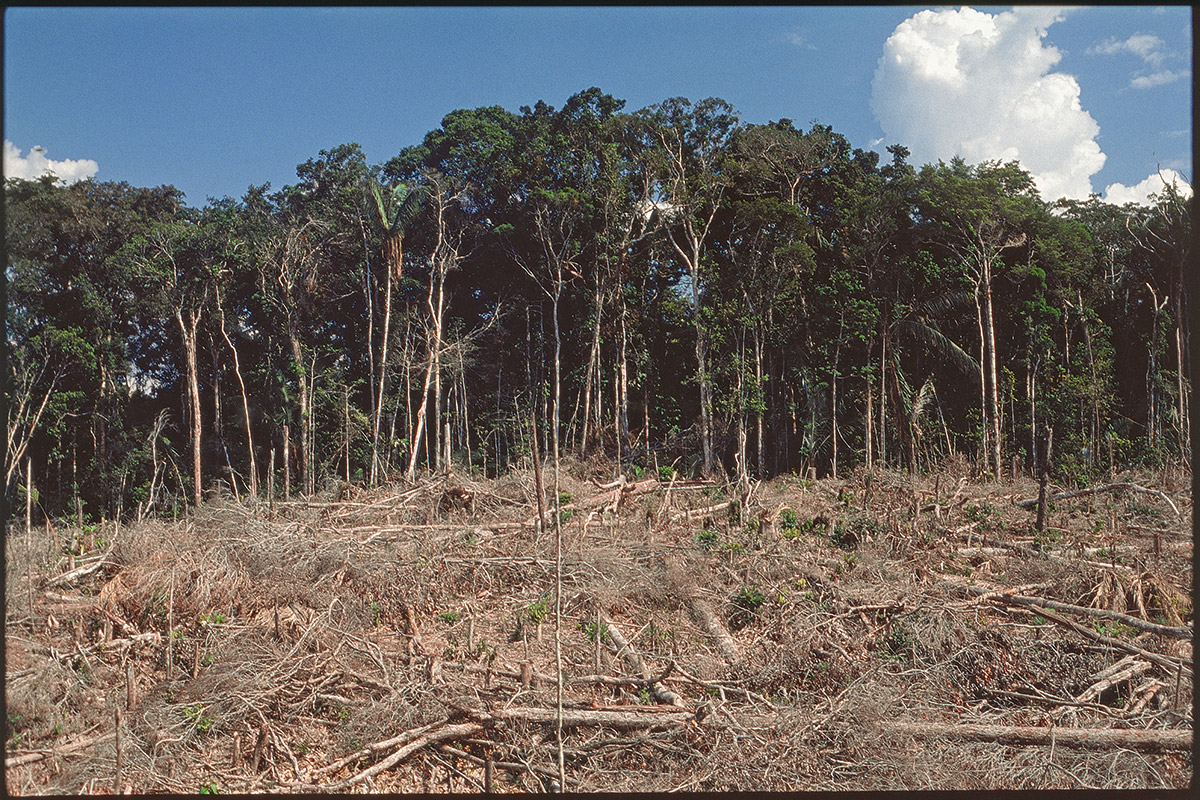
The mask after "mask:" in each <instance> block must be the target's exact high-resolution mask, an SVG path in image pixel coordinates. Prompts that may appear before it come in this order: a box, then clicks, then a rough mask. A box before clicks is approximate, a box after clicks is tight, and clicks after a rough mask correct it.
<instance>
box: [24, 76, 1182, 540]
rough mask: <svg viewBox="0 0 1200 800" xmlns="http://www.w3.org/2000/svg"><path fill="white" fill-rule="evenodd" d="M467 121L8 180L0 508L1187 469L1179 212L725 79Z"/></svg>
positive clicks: (91, 511)
mask: <svg viewBox="0 0 1200 800" xmlns="http://www.w3.org/2000/svg"><path fill="white" fill-rule="evenodd" d="M623 107H624V102H623V101H621V100H618V99H616V98H613V97H611V96H609V95H606V94H603V93H602V92H600V91H599V90H598V89H589V90H587V91H585V92H581V93H579V94H577V95H575V96H573V97H572V98H570V99H569V100H568V101H567V103H566V105H565V106H564V107H563V108H561V109H554V108H552V107H550V106H548V105H546V104H544V103H541V102H539V103H538V104H537V105H536V106H534V107H533V108H528V107H525V108H521V109H520V111H519V113H512V112H509V111H506V110H505V109H503V108H500V107H498V106H491V107H486V108H477V109H474V110H458V111H453V112H451V113H450V114H448V115H447V116H446V117H445V118H444V119H443V120H442V124H441V126H440V127H439V128H437V129H436V130H434V131H431V132H429V133H428V134H427V135H426V136H425V139H424V141H423V142H421V143H420V144H416V145H412V146H409V147H405V148H404V149H402V150H400V151H399V153H398V154H397V155H396V156H395V157H394V158H391V159H389V160H387V161H386V162H384V163H382V164H377V165H371V164H368V163H367V161H366V159H365V157H364V155H363V153H362V150H361V149H360V148H359V146H358V145H355V144H346V145H341V146H339V147H335V148H333V149H331V150H327V151H321V153H320V155H319V156H318V157H317V158H315V159H312V160H309V161H307V162H305V163H304V164H301V165H300V166H299V167H298V168H297V176H298V180H297V182H296V183H295V184H294V185H289V186H285V187H283V188H282V189H281V190H278V191H273V190H272V189H271V187H270V186H269V185H264V186H251V187H250V188H249V189H248V190H247V191H246V193H245V195H244V197H242V198H241V199H240V200H234V199H230V198H224V199H220V200H209V202H208V203H207V204H206V205H204V206H203V207H202V208H193V207H190V206H188V205H186V204H185V203H183V202H182V195H181V193H180V192H178V191H177V190H176V189H174V188H173V187H170V186H163V187H158V188H136V187H133V186H130V185H128V184H125V183H108V182H97V181H94V180H89V181H84V182H80V183H75V184H72V185H63V184H62V183H60V182H56V181H55V179H53V178H52V177H47V178H43V179H39V180H34V181H26V180H20V179H10V180H8V181H6V182H5V187H4V189H5V190H4V200H5V221H6V229H5V237H6V241H5V244H6V249H7V256H8V264H7V271H6V277H7V291H8V297H7V306H8V307H7V339H8V341H7V346H8V366H7V370H8V374H7V376H6V377H7V384H8V386H7V391H8V395H9V396H8V400H9V406H8V418H7V434H8V446H7V450H6V453H5V479H6V492H7V497H8V501H9V503H10V504H12V505H13V506H15V508H14V509H13V510H14V511H16V512H17V513H21V511H22V510H23V507H24V503H25V500H26V494H25V486H26V483H27V477H26V476H27V474H30V475H31V476H32V485H33V491H34V494H33V500H34V501H35V502H34V508H35V509H37V510H36V511H35V514H37V515H38V516H39V517H40V516H41V515H42V514H45V515H48V516H51V517H54V516H69V517H72V518H74V517H75V516H77V515H78V516H79V517H82V518H93V519H96V518H100V517H102V516H103V517H107V518H112V517H114V516H117V515H122V516H126V517H127V516H130V515H134V514H145V513H160V514H161V513H164V512H170V511H171V510H172V509H178V507H179V506H180V505H181V504H186V503H198V502H201V501H202V499H203V497H204V495H205V493H206V492H208V491H211V490H213V489H214V488H217V487H218V486H221V487H223V488H222V489H221V491H227V492H229V493H231V494H233V493H236V494H237V495H239V496H243V497H244V496H246V495H257V496H265V495H266V494H267V492H268V487H269V486H270V489H271V491H273V492H274V493H275V496H280V495H281V494H282V493H283V492H284V491H285V486H286V491H288V492H289V493H292V494H295V493H304V492H313V491H315V490H317V489H320V488H322V487H323V486H325V485H326V484H327V483H328V482H329V481H331V480H345V481H350V482H355V483H368V484H378V483H380V482H384V481H388V480H394V479H396V478H399V477H409V478H411V477H413V476H414V475H415V474H417V473H419V472H421V471H424V470H440V469H443V468H445V467H447V466H449V465H453V466H454V468H455V469H457V470H463V471H465V470H484V471H486V472H487V473H488V474H495V473H497V472H499V471H503V470H504V469H506V468H507V467H509V466H510V465H512V464H514V463H516V462H517V461H518V460H520V459H525V458H528V456H529V454H530V452H531V445H532V442H531V432H532V431H534V430H536V431H537V432H538V435H539V440H540V441H538V443H537V444H538V452H539V453H541V454H542V455H543V456H551V455H552V454H553V453H554V452H555V451H556V450H557V451H558V452H561V453H564V454H565V453H573V454H578V455H583V456H586V455H589V454H593V453H601V452H602V453H604V454H606V455H607V456H608V457H610V458H613V459H619V460H620V462H621V463H622V464H624V465H625V466H626V469H627V470H629V471H631V472H637V471H639V470H641V469H646V468H651V469H653V468H656V467H660V466H665V465H674V467H675V468H676V469H678V470H679V471H681V472H690V473H700V472H706V473H710V474H722V473H725V474H728V475H730V476H731V477H732V478H734V479H736V480H742V481H746V480H748V479H749V478H750V477H752V476H770V475H775V474H778V473H782V472H791V471H800V472H807V471H808V470H809V469H810V468H812V469H815V471H816V472H817V473H818V474H823V475H824V474H830V473H834V474H837V473H842V472H845V471H847V470H849V469H853V468H856V467H858V466H867V467H872V468H877V467H883V466H888V467H892V468H901V469H908V470H913V471H916V470H924V469H927V468H929V467H930V466H931V465H934V464H936V463H937V462H938V461H939V460H940V459H942V458H944V457H946V456H947V455H952V454H958V457H961V458H966V459H969V460H970V461H971V462H973V463H974V464H975V466H976V468H977V470H978V471H979V472H980V473H982V474H986V473H991V474H1004V473H1007V472H1008V471H1009V470H1010V469H1012V468H1014V465H1015V464H1016V462H1017V459H1020V462H1021V463H1022V464H1023V465H1024V468H1025V469H1028V468H1029V466H1030V465H1032V464H1033V463H1034V459H1035V457H1036V453H1035V452H1034V449H1035V447H1036V443H1037V440H1038V434H1039V433H1040V432H1041V431H1042V430H1043V429H1044V428H1047V427H1049V428H1052V429H1053V442H1054V456H1055V459H1054V462H1055V469H1056V470H1057V474H1058V476H1059V477H1060V478H1061V479H1063V480H1070V479H1075V480H1082V479H1086V478H1087V476H1088V475H1089V474H1091V473H1094V472H1097V471H1104V472H1107V471H1108V470H1109V469H1110V468H1111V467H1113V466H1116V467H1124V466H1126V465H1137V464H1143V465H1148V464H1160V463H1164V462H1166V461H1169V460H1179V459H1185V458H1188V457H1189V456H1190V452H1191V451H1190V432H1189V429H1188V402H1189V392H1190V380H1189V378H1190V375H1189V373H1188V369H1187V366H1186V365H1187V364H1188V358H1189V355H1188V353H1189V351H1188V347H1189V344H1188V341H1189V329H1188V320H1189V312H1188V302H1189V299H1188V281H1189V280H1191V278H1190V277H1189V275H1188V269H1189V265H1190V243H1191V205H1192V201H1191V199H1190V198H1184V197H1181V195H1180V194H1179V193H1178V192H1177V191H1176V190H1175V189H1174V188H1172V187H1168V186H1164V188H1163V191H1162V193H1161V194H1159V195H1158V197H1157V201H1156V202H1154V203H1153V204H1152V205H1148V206H1140V205H1132V204H1131V205H1126V206H1123V207H1117V206H1113V205H1108V204H1105V203H1103V202H1101V201H1100V200H1099V199H1098V198H1097V197H1092V198H1091V199H1089V200H1088V201H1086V202H1077V201H1060V202H1057V203H1050V204H1047V203H1046V202H1043V201H1042V200H1041V199H1040V198H1039V196H1038V194H1037V192H1036V190H1035V188H1034V185H1033V182H1032V179H1031V177H1030V175H1029V173H1028V172H1026V171H1024V170H1023V169H1022V168H1021V167H1020V166H1019V165H1018V164H1016V163H992V162H985V163H982V164H978V165H968V164H966V163H964V162H962V161H961V160H955V161H951V162H950V163H948V164H947V163H942V162H939V163H937V164H930V165H925V166H922V167H920V168H915V167H914V166H912V165H910V164H909V163H907V156H908V150H907V149H906V148H904V147H903V146H901V145H893V146H892V147H889V148H888V153H889V155H890V160H887V159H883V163H881V159H880V157H879V155H878V154H877V153H875V152H871V151H866V150H861V149H857V148H853V147H851V145H850V143H849V142H848V141H847V140H846V138H845V137H844V136H842V135H840V134H838V133H836V132H834V131H833V130H832V129H831V128H829V127H826V126H823V125H820V124H815V123H814V124H813V125H812V126H811V128H810V129H809V130H807V131H805V130H803V129H802V128H798V127H796V126H795V125H794V124H793V123H792V121H790V120H786V119H784V120H779V121H778V122H772V123H769V124H766V125H750V124H745V123H742V122H741V121H740V120H739V119H738V117H737V115H736V114H735V112H734V111H733V109H732V108H730V107H729V105H728V104H726V103H725V102H724V101H721V100H717V99H708V100H704V101H701V102H698V103H691V102H689V101H687V100H683V99H670V100H667V101H665V102H663V103H660V104H658V105H654V106H651V107H649V108H646V109H643V110H641V111H637V112H635V113H627V112H625V111H624V110H623Z"/></svg>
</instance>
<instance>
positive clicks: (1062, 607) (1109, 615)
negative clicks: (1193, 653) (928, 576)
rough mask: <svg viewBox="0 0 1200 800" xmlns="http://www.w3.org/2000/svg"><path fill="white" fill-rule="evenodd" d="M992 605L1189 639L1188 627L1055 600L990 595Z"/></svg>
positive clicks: (976, 592)
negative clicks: (1107, 622) (1033, 609)
mask: <svg viewBox="0 0 1200 800" xmlns="http://www.w3.org/2000/svg"><path fill="white" fill-rule="evenodd" d="M963 588H964V589H965V590H966V591H967V592H969V593H970V594H974V595H984V594H987V593H986V592H985V591H983V590H981V589H977V588H975V587H971V586H965V587H963ZM988 600H990V601H991V602H993V603H1004V604H1005V605H1018V606H1042V607H1043V608H1053V609H1055V610H1056V611H1067V612H1070V613H1072V614H1079V615H1081V616H1085V617H1095V618H1099V619H1111V620H1116V621H1117V622H1120V623H1122V624H1124V625H1128V626H1129V627H1131V628H1137V629H1138V630H1141V631H1147V632H1148V633H1156V634H1158V635H1160V636H1170V637H1172V638H1175V639H1191V638H1192V629H1191V628H1190V627H1178V628H1177V627H1172V626H1169V625H1159V624H1157V623H1154V622H1147V621H1146V620H1144V619H1139V618H1137V617H1131V616H1129V615H1128V614H1122V613H1121V612H1119V611H1109V610H1107V609H1104V608H1086V607H1084V606H1076V605H1071V604H1070V603H1060V602H1058V601H1057V600H1047V599H1046V598H1043V597H1028V596H1025V595H1019V594H1008V593H1007V592H1004V593H999V594H997V593H991V594H990V596H989V597H988Z"/></svg>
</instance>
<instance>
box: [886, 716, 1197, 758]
mask: <svg viewBox="0 0 1200 800" xmlns="http://www.w3.org/2000/svg"><path fill="white" fill-rule="evenodd" d="M879 724H880V726H881V727H882V728H883V730H885V731H887V732H889V733H898V734H901V735H904V736H915V737H917V738H932V737H942V738H947V739H956V740H959V741H967V742H995V743H996V744H1007V745H1017V746H1036V747H1048V746H1050V745H1059V746H1061V747H1075V748H1081V749H1099V748H1109V747H1125V748H1128V749H1130V750H1139V751H1142V752H1150V753H1163V752H1171V751H1180V750H1190V749H1191V747H1192V732H1191V731H1188V730H1158V729H1153V730H1145V729H1138V730H1118V729H1113V728H1057V727H1055V728H1032V727H1018V726H1008V725H965V724H956V723H938V722H896V721H890V720H884V721H881V722H880V723H879Z"/></svg>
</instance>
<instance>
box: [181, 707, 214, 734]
mask: <svg viewBox="0 0 1200 800" xmlns="http://www.w3.org/2000/svg"><path fill="white" fill-rule="evenodd" d="M183 716H184V717H185V718H186V719H187V721H188V722H190V723H192V726H193V727H195V729H196V731H197V733H207V732H208V731H209V730H210V729H211V728H212V726H213V721H212V718H211V717H208V716H205V714H204V706H202V705H201V704H200V703H196V705H194V706H189V707H188V708H185V709H184V710H183Z"/></svg>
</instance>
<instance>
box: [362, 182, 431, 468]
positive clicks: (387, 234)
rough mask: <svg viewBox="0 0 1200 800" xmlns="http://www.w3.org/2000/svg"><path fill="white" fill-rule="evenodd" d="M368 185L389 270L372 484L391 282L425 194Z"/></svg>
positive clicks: (373, 427) (373, 425) (397, 274)
mask: <svg viewBox="0 0 1200 800" xmlns="http://www.w3.org/2000/svg"><path fill="white" fill-rule="evenodd" d="M369 181H370V182H369V184H368V187H369V188H370V191H371V196H372V197H373V198H374V200H375V210H376V211H377V212H378V218H379V223H380V225H381V226H382V228H383V232H384V243H383V260H384V269H385V271H386V272H387V276H386V278H385V285H386V289H385V291H384V301H383V338H382V341H381V343H380V352H379V384H378V395H377V397H376V398H375V403H374V406H375V408H374V409H373V410H374V414H373V415H372V416H373V419H372V420H371V483H372V484H374V483H376V482H377V481H378V478H379V428H380V421H381V420H382V419H383V396H384V385H385V383H386V381H387V363H388V338H389V333H390V328H391V322H392V283H393V282H399V280H400V278H401V277H402V276H403V266H404V257H403V256H404V254H403V244H404V232H405V230H406V229H407V228H408V226H409V224H411V223H412V221H413V220H414V219H416V216H417V214H418V212H420V210H421V205H422V203H423V201H424V196H425V193H424V191H423V190H421V189H419V188H412V189H410V188H409V187H408V186H406V185H405V184H403V183H400V184H397V185H396V186H393V187H392V188H391V189H388V190H385V189H384V188H383V187H382V186H380V185H379V183H378V182H377V181H375V180H374V179H369Z"/></svg>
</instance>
